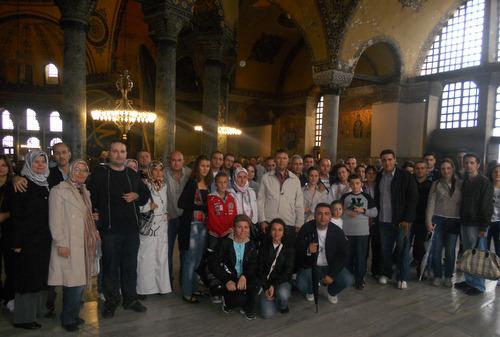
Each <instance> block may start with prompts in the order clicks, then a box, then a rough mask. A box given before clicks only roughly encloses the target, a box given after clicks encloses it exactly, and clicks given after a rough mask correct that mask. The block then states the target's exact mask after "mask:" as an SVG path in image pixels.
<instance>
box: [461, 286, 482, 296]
mask: <svg viewBox="0 0 500 337" xmlns="http://www.w3.org/2000/svg"><path fill="white" fill-rule="evenodd" d="M464 293H465V294H466V295H469V296H477V295H480V294H482V293H483V292H482V291H481V290H479V289H477V288H474V287H469V288H468V289H466V290H464Z"/></svg>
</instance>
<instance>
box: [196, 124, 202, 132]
mask: <svg viewBox="0 0 500 337" xmlns="http://www.w3.org/2000/svg"><path fill="white" fill-rule="evenodd" d="M194 131H196V132H203V126H201V125H195V126H194Z"/></svg>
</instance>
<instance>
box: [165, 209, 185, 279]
mask: <svg viewBox="0 0 500 337" xmlns="http://www.w3.org/2000/svg"><path fill="white" fill-rule="evenodd" d="M180 225H181V222H180V218H173V219H170V220H168V271H169V275H170V283H171V284H172V285H173V282H172V281H173V280H174V267H173V264H174V246H175V240H176V239H177V234H178V233H179V227H180ZM183 253H184V251H182V250H180V251H179V257H180V266H181V267H182V259H183V255H184V254H183ZM179 275H182V272H180V273H179ZM179 279H180V277H179Z"/></svg>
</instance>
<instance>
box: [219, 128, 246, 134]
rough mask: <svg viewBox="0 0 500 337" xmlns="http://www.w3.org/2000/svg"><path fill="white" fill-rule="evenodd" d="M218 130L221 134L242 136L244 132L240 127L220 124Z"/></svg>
mask: <svg viewBox="0 0 500 337" xmlns="http://www.w3.org/2000/svg"><path fill="white" fill-rule="evenodd" d="M218 132H219V133H220V134H221V135H226V136H240V135H241V134H242V132H241V130H240V129H237V128H233V127H231V126H219V128H218Z"/></svg>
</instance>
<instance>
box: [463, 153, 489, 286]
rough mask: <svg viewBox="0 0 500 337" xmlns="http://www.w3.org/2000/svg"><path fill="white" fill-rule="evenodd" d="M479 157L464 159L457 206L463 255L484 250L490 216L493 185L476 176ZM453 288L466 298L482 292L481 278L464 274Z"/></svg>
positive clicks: (468, 155)
mask: <svg viewBox="0 0 500 337" xmlns="http://www.w3.org/2000/svg"><path fill="white" fill-rule="evenodd" d="M479 165H480V161H479V157H478V156H476V155H475V154H471V153H468V154H466V155H465V156H464V167H465V177H464V180H463V183H462V202H461V205H460V234H461V240H462V244H463V249H464V251H465V250H467V249H471V248H474V246H475V245H476V244H477V245H478V248H479V249H483V250H485V249H487V245H486V235H487V232H488V227H489V225H490V221H491V215H492V214H493V191H494V189H493V185H492V184H491V182H490V181H489V179H488V178H486V177H485V176H483V175H482V174H480V173H479ZM455 288H457V289H460V290H462V291H463V292H465V293H466V294H467V295H479V294H481V293H483V292H484V291H485V286H484V278H480V277H475V276H472V275H469V274H465V281H463V282H459V283H455Z"/></svg>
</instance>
